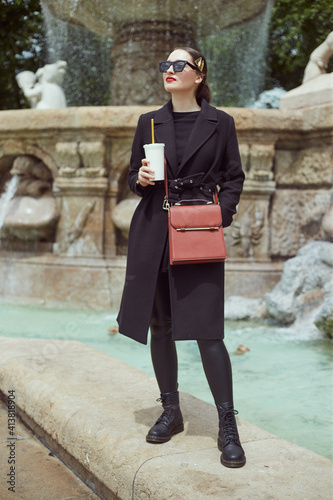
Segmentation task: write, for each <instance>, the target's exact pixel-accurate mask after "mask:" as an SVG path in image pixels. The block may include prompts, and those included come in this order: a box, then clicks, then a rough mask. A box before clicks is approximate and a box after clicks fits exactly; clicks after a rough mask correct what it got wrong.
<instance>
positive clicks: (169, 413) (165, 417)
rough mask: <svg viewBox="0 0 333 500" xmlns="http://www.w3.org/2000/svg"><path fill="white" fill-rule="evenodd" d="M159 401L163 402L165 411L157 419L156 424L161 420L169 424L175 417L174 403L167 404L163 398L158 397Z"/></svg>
mask: <svg viewBox="0 0 333 500" xmlns="http://www.w3.org/2000/svg"><path fill="white" fill-rule="evenodd" d="M156 401H157V402H158V403H162V406H163V413H162V415H161V416H160V417H159V418H158V419H157V420H156V424H159V423H160V422H163V423H165V424H167V425H168V424H169V422H170V420H172V418H173V414H174V408H173V406H172V405H166V404H165V402H164V400H163V398H158V399H156Z"/></svg>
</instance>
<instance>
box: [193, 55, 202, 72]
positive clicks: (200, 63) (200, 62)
mask: <svg viewBox="0 0 333 500" xmlns="http://www.w3.org/2000/svg"><path fill="white" fill-rule="evenodd" d="M194 64H195V65H196V66H197V67H198V68H199V70H200V71H202V70H203V68H204V65H205V61H204V60H203V59H202V57H199V58H198V59H196V60H195V61H194Z"/></svg>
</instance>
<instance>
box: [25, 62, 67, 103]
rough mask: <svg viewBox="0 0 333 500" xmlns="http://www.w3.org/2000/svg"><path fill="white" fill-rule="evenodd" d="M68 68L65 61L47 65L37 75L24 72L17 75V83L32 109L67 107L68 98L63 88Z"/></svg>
mask: <svg viewBox="0 0 333 500" xmlns="http://www.w3.org/2000/svg"><path fill="white" fill-rule="evenodd" d="M66 67H67V63H66V62H65V61H57V62H55V63H53V64H46V65H45V66H43V67H42V68H39V69H38V70H37V72H36V73H33V72H32V71H22V72H21V73H18V74H17V75H16V81H17V83H18V85H19V87H20V88H21V89H22V90H23V93H24V95H25V97H26V98H27V99H28V101H29V103H30V106H31V107H32V108H36V109H55V108H65V107H66V97H65V94H64V91H63V89H62V88H61V84H62V80H63V77H64V75H65V72H66Z"/></svg>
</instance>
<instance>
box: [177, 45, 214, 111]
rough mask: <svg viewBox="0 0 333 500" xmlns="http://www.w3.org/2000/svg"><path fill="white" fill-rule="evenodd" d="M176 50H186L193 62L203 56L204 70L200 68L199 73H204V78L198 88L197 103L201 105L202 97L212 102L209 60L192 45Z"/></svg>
mask: <svg viewBox="0 0 333 500" xmlns="http://www.w3.org/2000/svg"><path fill="white" fill-rule="evenodd" d="M174 50H185V51H186V52H188V53H189V54H190V56H191V57H192V59H193V63H194V62H195V61H196V60H197V59H199V57H201V58H202V60H203V62H204V66H203V68H202V71H200V69H199V68H198V73H200V74H202V76H203V79H202V82H200V83H199V85H198V88H197V90H196V94H195V98H196V100H197V103H198V104H199V105H200V101H201V99H202V98H204V99H206V101H207V102H208V103H210V101H211V99H212V94H211V91H210V88H209V84H208V81H207V61H206V59H205V57H204V56H203V55H202V54H201V52H200V51H199V50H197V49H192V47H176V48H175V49H174Z"/></svg>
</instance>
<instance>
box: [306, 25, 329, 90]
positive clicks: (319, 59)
mask: <svg viewBox="0 0 333 500" xmlns="http://www.w3.org/2000/svg"><path fill="white" fill-rule="evenodd" d="M332 55H333V31H331V33H330V34H329V35H328V36H327V38H326V40H325V41H324V42H323V43H322V44H321V45H319V47H317V48H316V49H315V50H314V51H313V52H312V54H311V55H310V59H309V62H308V64H307V66H306V68H305V71H304V77H303V82H302V83H303V84H304V83H306V82H308V81H309V80H311V78H316V77H317V76H320V75H322V74H324V73H326V71H327V67H328V61H329V60H330V58H331V57H332Z"/></svg>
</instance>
